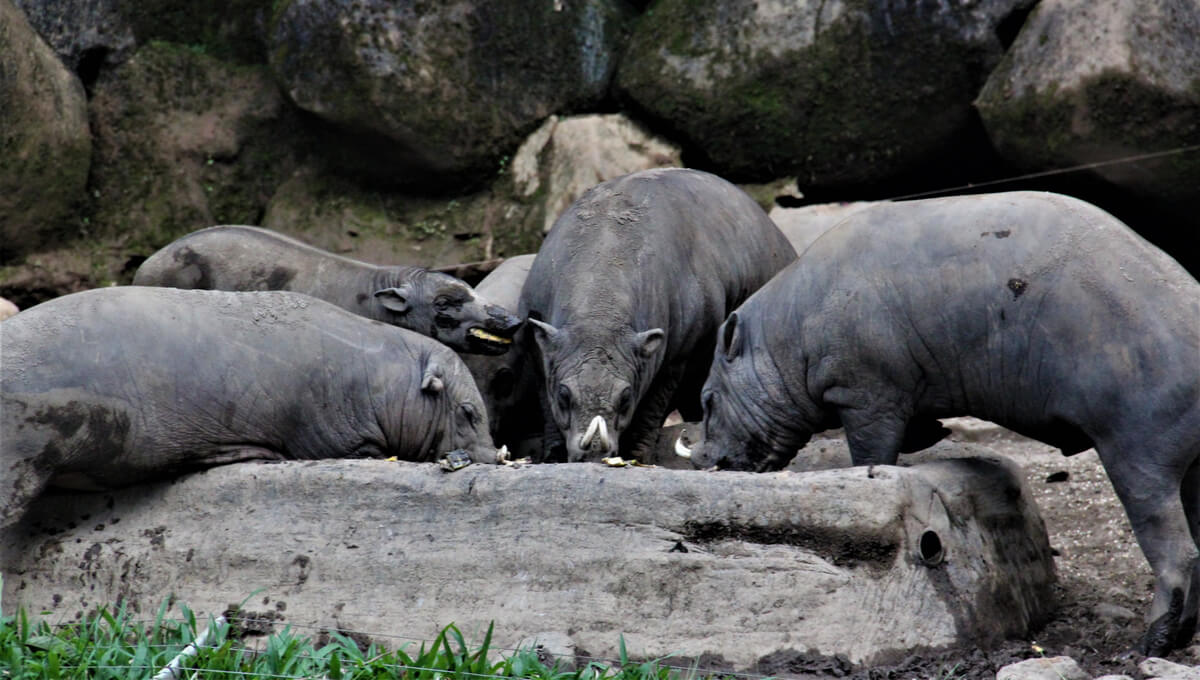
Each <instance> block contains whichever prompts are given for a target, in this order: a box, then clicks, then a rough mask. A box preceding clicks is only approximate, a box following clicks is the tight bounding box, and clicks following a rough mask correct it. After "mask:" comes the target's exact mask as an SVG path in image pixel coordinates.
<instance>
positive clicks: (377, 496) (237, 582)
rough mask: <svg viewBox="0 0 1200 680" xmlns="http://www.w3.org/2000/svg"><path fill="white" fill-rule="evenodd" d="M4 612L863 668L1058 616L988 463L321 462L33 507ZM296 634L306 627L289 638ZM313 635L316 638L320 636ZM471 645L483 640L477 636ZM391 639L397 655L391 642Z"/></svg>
mask: <svg viewBox="0 0 1200 680" xmlns="http://www.w3.org/2000/svg"><path fill="white" fill-rule="evenodd" d="M0 569H2V571H3V574H4V592H3V600H2V602H3V607H4V610H5V612H10V611H13V610H15V609H16V608H17V607H18V606H23V607H25V608H26V609H27V610H29V611H31V612H39V611H40V612H45V616H47V617H48V618H49V619H51V620H56V621H62V620H71V619H73V618H75V617H77V616H79V615H80V614H81V612H83V611H85V610H88V609H90V608H93V607H96V606H98V605H100V604H107V603H112V602H115V601H118V600H123V601H125V602H127V603H128V604H129V605H131V606H134V607H137V608H139V609H140V611H141V612H142V613H144V614H147V615H150V614H152V613H153V612H154V611H155V608H156V607H157V606H158V604H159V603H160V602H161V601H162V600H163V599H164V598H165V597H167V596H168V595H173V596H174V597H176V598H178V599H179V600H180V601H182V602H184V603H187V604H188V605H189V606H191V607H192V608H193V610H195V611H196V612H198V613H201V614H203V613H208V612H212V613H219V612H220V611H222V610H223V609H224V608H225V607H227V606H228V605H230V604H231V603H237V602H240V601H242V600H243V598H246V597H247V596H248V595H249V594H250V593H252V592H254V591H258V590H260V589H261V592H260V593H258V594H257V595H256V596H255V598H253V599H252V600H250V602H249V603H248V605H247V608H248V609H255V608H261V609H263V610H267V611H269V612H270V613H271V614H272V615H274V616H278V617H279V618H280V620H281V621H282V622H283V623H291V624H293V625H297V626H321V627H338V628H342V629H348V630H357V631H367V632H378V633H387V634H393V635H411V636H423V637H432V636H433V634H434V633H435V632H436V631H437V630H438V629H439V628H440V627H441V626H443V625H445V624H448V623H451V622H454V623H456V624H457V625H458V626H459V627H460V628H461V629H462V630H463V631H464V632H466V633H467V634H468V636H471V635H472V634H475V633H478V634H480V635H481V634H482V632H483V631H484V630H485V629H486V627H487V625H488V623H489V622H490V621H495V622H496V632H497V639H496V644H497V645H498V646H500V647H505V646H511V645H515V643H516V642H517V641H518V640H519V639H520V638H522V637H524V636H526V635H529V634H532V633H537V632H540V631H563V632H566V633H568V634H569V635H570V636H571V637H572V638H573V639H574V640H575V641H576V643H577V645H578V647H579V649H580V650H586V652H587V653H590V654H592V655H598V656H606V657H611V656H616V647H617V644H618V639H619V636H621V635H622V634H623V635H624V637H625V642H626V645H627V647H628V649H629V652H630V654H632V655H636V656H645V657H652V656H660V655H665V654H669V653H679V654H681V655H682V656H685V657H698V656H700V655H701V654H705V653H709V654H716V655H720V656H722V657H724V659H725V660H726V661H727V662H729V663H730V664H732V665H733V666H734V667H736V668H749V667H751V666H752V665H753V664H754V663H755V662H756V661H757V660H758V659H759V658H761V657H762V656H764V655H766V654H769V653H772V652H776V651H780V650H789V649H794V650H799V651H811V652H816V653H822V654H843V655H846V656H847V657H848V658H849V659H851V660H852V661H854V662H861V663H872V662H880V661H882V660H886V659H888V658H891V657H893V656H895V655H897V654H899V653H903V651H904V650H906V649H910V648H914V647H941V646H960V645H963V646H972V647H974V646H977V645H983V646H986V645H987V644H989V643H993V642H997V641H999V640H1001V639H1003V638H1004V637H1006V636H1012V635H1021V634H1023V633H1025V632H1026V631H1027V630H1028V628H1029V627H1030V624H1031V623H1032V622H1034V621H1037V620H1039V619H1041V618H1043V617H1044V616H1045V615H1046V614H1048V607H1049V606H1050V604H1051V595H1050V590H1051V585H1052V584H1053V582H1054V569H1053V561H1052V557H1051V556H1050V548H1049V544H1048V541H1047V538H1046V533H1045V529H1044V526H1043V523H1042V520H1041V517H1040V516H1039V515H1038V512H1037V509H1036V507H1035V506H1034V504H1033V501H1032V497H1031V496H1030V494H1029V493H1027V491H1026V489H1025V488H1024V485H1023V483H1022V482H1021V477H1020V475H1019V473H1018V471H1016V470H1015V468H1013V467H1012V466H1011V464H1009V463H1006V462H1003V461H1002V460H1000V459H987V458H971V459H957V460H938V461H931V462H926V463H922V464H919V465H917V466H915V467H911V468H902V467H876V468H873V469H867V468H852V469H841V470H828V471H821V472H809V473H803V474H797V473H793V472H781V473H776V474H763V475H755V474H750V473H734V472H718V473H704V472H697V471H681V470H666V469H661V468H655V469H649V468H621V469H614V468H606V467H603V466H599V465H586V464H576V465H543V466H528V467H524V468H519V469H513V468H496V467H483V466H472V467H469V468H467V469H465V470H462V471H459V472H456V473H452V474H447V473H443V472H441V471H440V470H439V469H438V468H436V467H434V466H432V465H421V464H410V463H389V462H384V461H319V462H305V463H283V464H272V465H258V464H241V465H231V466H225V467H220V468H215V469H213V470H209V471H207V472H202V473H197V474H193V475H190V476H187V477H183V478H180V479H178V480H176V481H174V482H167V483H160V484H156V485H147V486H140V487H136V488H132V489H127V490H122V491H119V492H115V493H103V494H84V495H59V496H47V497H44V498H42V499H39V500H38V501H37V502H36V503H35V505H34V506H33V508H32V509H31V511H30V512H29V513H28V514H27V515H26V517H25V518H24V519H23V520H22V521H21V522H20V523H19V524H17V525H15V526H13V527H10V528H9V530H7V531H6V532H4V533H3V534H0ZM300 630H301V631H302V632H303V630H304V629H300ZM312 634H314V635H315V631H312ZM476 639H478V638H476ZM384 642H387V641H386V640H384Z"/></svg>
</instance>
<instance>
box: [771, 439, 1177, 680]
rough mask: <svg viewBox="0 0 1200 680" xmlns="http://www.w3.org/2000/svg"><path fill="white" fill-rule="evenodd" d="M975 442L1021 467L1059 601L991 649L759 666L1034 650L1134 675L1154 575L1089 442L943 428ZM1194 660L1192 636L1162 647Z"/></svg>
mask: <svg viewBox="0 0 1200 680" xmlns="http://www.w3.org/2000/svg"><path fill="white" fill-rule="evenodd" d="M951 438H952V439H957V440H959V441H973V442H976V443H980V444H983V445H985V446H987V447H988V448H991V449H993V450H995V451H997V452H999V453H1002V454H1004V455H1006V456H1009V457H1011V458H1012V459H1013V460H1014V461H1016V462H1017V463H1019V464H1020V465H1021V466H1022V468H1023V469H1024V470H1025V471H1026V479H1027V481H1028V483H1029V485H1030V487H1031V489H1032V491H1033V493H1034V495H1035V497H1036V500H1037V503H1038V507H1039V508H1040V510H1041V513H1042V517H1043V519H1045V521H1046V529H1047V532H1048V533H1049V536H1050V545H1051V547H1052V548H1053V549H1054V551H1055V553H1056V566H1057V569H1058V580H1059V585H1058V587H1057V589H1056V590H1057V595H1058V608H1057V611H1056V613H1055V615H1054V616H1053V618H1052V619H1051V620H1050V621H1048V622H1047V623H1046V625H1045V626H1044V627H1043V628H1042V629H1041V630H1039V631H1036V632H1035V633H1034V635H1033V636H1032V637H1031V639H1028V640H1010V641H1007V642H1005V643H1004V644H1003V645H1001V646H999V647H998V648H996V649H991V650H958V651H950V652H938V653H931V654H918V655H914V656H912V657H909V658H908V659H905V660H904V661H902V662H901V663H899V664H897V665H895V666H887V667H875V668H868V669H864V668H852V667H850V666H849V665H848V664H846V663H844V661H842V660H839V659H829V658H813V657H808V656H804V655H798V656H797V655H793V656H784V657H780V658H769V659H764V660H763V662H762V663H761V664H760V668H759V671H760V672H763V673H764V674H772V675H777V676H793V677H796V676H798V677H806V678H811V677H845V678H856V679H857V678H864V679H870V680H883V679H902V678H964V679H974V678H980V679H982V678H986V679H987V680H993V679H994V678H995V677H996V671H998V670H999V669H1000V668H1002V667H1003V666H1006V665H1008V664H1011V663H1016V662H1018V661H1023V660H1025V659H1030V658H1035V657H1038V656H1043V655H1044V656H1048V657H1049V656H1059V655H1065V656H1070V657H1072V658H1073V659H1075V661H1077V662H1078V663H1079V665H1080V666H1081V667H1082V668H1083V670H1084V671H1085V672H1087V673H1089V674H1090V675H1091V676H1092V677H1099V676H1102V675H1110V674H1115V675H1128V676H1130V677H1132V678H1142V677H1143V675H1142V674H1141V673H1140V672H1139V671H1138V670H1137V664H1138V663H1139V662H1140V661H1141V660H1142V659H1143V658H1144V657H1141V656H1140V655H1137V654H1136V653H1132V652H1131V651H1130V650H1131V648H1132V647H1133V645H1134V643H1135V642H1136V641H1137V639H1138V637H1139V636H1140V635H1141V633H1142V630H1143V626H1144V621H1143V617H1144V615H1145V613H1146V612H1147V611H1148V610H1149V608H1150V599H1151V596H1152V594H1153V582H1154V579H1153V577H1152V575H1151V572H1150V567H1149V565H1148V564H1147V563H1146V560H1145V558H1144V557H1143V556H1142V553H1141V551H1140V550H1139V548H1138V546H1137V543H1136V541H1135V540H1134V537H1133V532H1132V530H1131V529H1130V527H1129V521H1128V520H1127V519H1126V518H1125V513H1124V511H1123V510H1122V509H1121V505H1120V503H1119V502H1118V501H1117V498H1116V495H1115V494H1114V493H1113V490H1112V486H1111V485H1110V484H1109V482H1108V477H1107V476H1105V473H1104V468H1103V467H1102V466H1101V465H1100V461H1099V458H1098V457H1097V456H1096V452H1095V451H1094V450H1093V451H1086V452H1084V453H1081V454H1078V455H1076V456H1072V457H1069V458H1068V457H1065V456H1063V455H1062V454H1061V453H1060V452H1059V451H1058V449H1055V448H1052V447H1049V446H1046V445H1044V444H1041V443H1038V442H1035V441H1032V440H1029V439H1025V438H1023V437H1020V436H1018V435H1015V434H1013V433H1011V432H1008V431H1005V430H999V429H998V428H996V429H991V430H990V431H986V432H983V433H980V434H970V435H966V436H964V435H962V434H956V435H954V436H952V437H951ZM1167 658H1168V659H1169V660H1171V661H1175V662H1177V663H1181V664H1185V665H1189V666H1196V665H1200V636H1198V637H1197V639H1195V640H1193V645H1192V646H1191V647H1189V648H1187V649H1183V650H1176V651H1175V652H1174V653H1172V654H1171V655H1170V656H1168V657H1167Z"/></svg>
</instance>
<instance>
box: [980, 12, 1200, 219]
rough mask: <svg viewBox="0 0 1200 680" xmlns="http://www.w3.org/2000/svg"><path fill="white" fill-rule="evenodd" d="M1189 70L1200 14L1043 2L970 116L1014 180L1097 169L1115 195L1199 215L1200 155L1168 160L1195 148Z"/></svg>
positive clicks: (1198, 59)
mask: <svg viewBox="0 0 1200 680" xmlns="http://www.w3.org/2000/svg"><path fill="white" fill-rule="evenodd" d="M1081 26H1089V27H1092V29H1091V30H1086V31H1085V30H1081V29H1080V27H1081ZM1197 64H1200V5H1196V4H1195V3H1185V2H1176V1H1174V0H1150V1H1148V2H1147V3H1144V5H1139V6H1137V7H1134V6H1131V5H1128V4H1127V3H1123V2H1117V1H1115V0H1096V1H1093V0H1086V1H1085V0H1043V2H1042V3H1041V4H1040V5H1039V6H1038V8H1037V9H1036V10H1035V11H1034V12H1033V13H1032V14H1031V15H1030V17H1029V19H1028V21H1027V22H1026V24H1025V27H1024V28H1023V29H1022V31H1021V33H1020V34H1019V35H1018V36H1017V40H1016V42H1015V43H1014V44H1013V46H1012V48H1011V50H1010V52H1009V53H1008V54H1007V55H1006V56H1005V58H1004V60H1003V62H1002V63H1001V64H1000V66H999V67H997V68H996V70H995V71H994V72H993V73H992V75H991V77H990V78H989V79H988V81H987V84H986V86H985V87H984V88H983V91H982V92H981V93H980V95H979V98H978V100H977V102H976V106H977V108H978V109H979V113H980V117H981V118H982V120H983V123H984V126H985V127H986V129H987V132H988V135H989V136H990V137H991V139H992V142H993V144H994V146H995V147H996V150H997V151H998V152H999V154H1000V155H1001V156H1002V157H1003V158H1004V159H1005V160H1007V161H1009V162H1010V163H1012V164H1013V165H1014V166H1015V167H1017V168H1019V169H1021V170H1024V171H1030V172H1038V171H1045V170H1051V169H1056V168H1068V167H1074V166H1080V165H1086V164H1097V165H1095V166H1094V168H1093V170H1092V171H1093V172H1094V173H1095V174H1096V175H1098V176H1099V177H1100V178H1102V179H1103V180H1104V181H1106V182H1108V183H1110V184H1112V185H1114V186H1116V187H1120V188H1123V189H1127V190H1129V191H1132V192H1133V193H1135V194H1137V195H1139V196H1142V197H1144V198H1149V199H1152V200H1155V201H1161V202H1164V203H1166V204H1172V205H1184V204H1190V205H1193V206H1195V207H1198V208H1200V154H1198V153H1195V152H1191V153H1170V152H1172V151H1175V150H1179V149H1184V148H1187V147H1194V146H1196V145H1198V144H1200V69H1197ZM1158 152H1168V153H1167V154H1166V155H1163V156H1156V157H1151V158H1144V159H1142V160H1135V161H1133V162H1125V161H1124V160H1123V159H1129V158H1132V157H1138V156H1143V155H1146V154H1155V153H1158ZM1112 161H1121V162H1116V163H1112Z"/></svg>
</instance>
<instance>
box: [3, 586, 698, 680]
mask: <svg viewBox="0 0 1200 680" xmlns="http://www.w3.org/2000/svg"><path fill="white" fill-rule="evenodd" d="M167 608H168V603H166V602H164V603H163V604H162V606H160V607H159V610H158V612H157V615H156V616H155V618H154V620H153V621H152V622H149V623H146V622H139V621H137V620H135V619H134V618H132V616H130V614H129V613H128V612H127V611H126V610H125V609H124V608H123V607H117V608H115V610H114V611H112V612H110V611H108V610H107V609H101V610H99V611H97V612H96V613H94V614H91V615H89V616H87V617H84V619H83V620H82V621H80V622H77V623H72V624H67V625H62V626H51V625H50V624H48V623H47V622H45V621H37V622H31V621H30V620H29V618H28V617H27V616H26V614H25V612H24V611H21V612H19V613H18V614H16V615H15V616H0V680H33V679H46V680H58V679H60V678H71V679H74V678H89V679H91V678H97V679H109V678H129V679H131V680H132V679H136V680H147V679H149V678H152V677H153V676H154V675H155V674H157V673H159V671H161V670H162V669H163V668H164V667H166V666H167V664H169V663H170V662H171V661H172V659H174V658H175V657H176V656H177V655H178V654H179V653H180V652H181V651H182V650H183V649H184V648H185V647H186V646H187V645H188V644H189V643H191V642H192V641H194V640H195V639H196V636H197V635H199V634H201V633H203V631H204V630H206V629H208V630H209V632H208V636H207V644H206V645H205V646H204V647H203V648H201V649H199V650H198V653H197V654H196V655H195V656H194V657H191V658H189V659H188V660H187V661H185V662H184V663H183V670H182V672H181V673H180V674H179V676H178V677H179V678H188V679H190V678H198V679H199V678H203V679H206V680H207V679H213V678H228V679H229V680H252V679H263V680H280V679H283V678H317V679H326V678H327V679H329V680H343V679H354V680H366V679H370V680H377V679H378V680H385V679H391V678H395V679H397V680H482V679H483V678H530V679H532V680H695V679H696V678H697V677H698V676H697V673H696V672H695V670H694V669H693V670H691V671H681V670H680V669H678V668H672V667H669V666H665V665H663V664H662V663H661V661H662V659H658V660H653V661H646V662H641V663H638V662H633V661H631V660H630V659H629V657H628V655H627V654H626V652H625V644H624V639H621V640H620V656H621V658H620V659H619V660H617V663H614V664H612V665H607V664H602V663H598V662H592V663H589V664H588V665H586V666H584V667H582V668H580V669H578V670H574V671H569V672H568V671H563V670H559V669H558V668H557V667H547V666H546V665H544V664H542V663H541V662H540V661H539V660H538V658H537V655H536V654H534V653H533V652H530V651H523V652H518V653H510V654H507V655H498V654H497V655H495V658H492V657H493V653H494V652H495V651H496V650H493V649H492V648H491V643H492V628H491V627H489V628H488V631H487V634H486V635H485V637H484V639H483V642H482V643H481V644H479V645H478V646H477V647H472V646H470V645H468V644H467V641H466V640H465V639H464V638H463V635H462V633H461V632H460V631H459V630H458V628H457V627H455V626H454V625H453V624H451V625H449V626H447V627H446V628H444V629H443V630H442V631H441V633H440V634H439V635H438V636H437V638H436V639H435V640H433V641H432V642H431V643H430V644H429V646H428V647H426V645H425V643H424V642H422V643H421V645H420V647H419V649H418V650H416V651H415V653H412V650H411V649H408V647H409V645H404V646H401V647H400V648H399V649H385V648H383V647H380V646H378V645H376V644H374V643H372V644H370V645H369V646H367V648H366V649H363V648H362V647H360V646H359V645H358V644H357V643H356V642H355V641H354V640H352V639H350V638H349V637H347V636H345V635H342V634H340V633H338V632H336V631H330V632H329V642H328V644H323V645H318V644H316V643H314V642H313V640H311V639H310V638H307V637H302V636H299V635H296V634H294V633H293V632H292V631H291V630H290V628H284V629H283V630H282V631H281V632H279V633H277V634H273V635H271V636H270V637H269V638H268V639H267V641H266V644H265V647H262V648H261V649H260V650H257V651H255V650H250V649H247V648H246V647H245V646H243V645H242V644H241V641H240V640H239V639H237V633H236V625H237V624H236V620H235V622H234V624H233V625H232V626H231V625H230V624H229V623H218V622H216V621H213V620H212V619H209V620H207V621H197V619H196V617H195V614H194V613H193V612H192V611H191V610H190V609H188V608H187V607H186V606H184V607H181V608H180V611H181V612H182V613H183V618H182V619H171V618H168V617H167V615H166V612H167ZM406 650H407V651H406Z"/></svg>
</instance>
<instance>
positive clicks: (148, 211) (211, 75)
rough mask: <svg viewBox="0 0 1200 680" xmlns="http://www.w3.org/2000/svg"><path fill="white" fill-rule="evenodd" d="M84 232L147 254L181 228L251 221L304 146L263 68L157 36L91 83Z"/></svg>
mask: <svg viewBox="0 0 1200 680" xmlns="http://www.w3.org/2000/svg"><path fill="white" fill-rule="evenodd" d="M91 119H92V128H93V130H94V132H95V140H96V154H95V164H94V167H93V170H92V180H91V186H90V188H89V194H90V198H91V201H92V208H93V210H92V215H91V224H90V230H91V231H92V232H93V233H95V234H98V235H102V236H116V235H120V236H122V237H123V238H124V239H125V242H126V243H127V244H128V246H129V248H130V249H131V250H133V251H135V252H140V253H142V254H149V253H150V252H153V250H155V249H157V248H158V247H160V246H162V245H165V244H166V243H167V242H169V241H171V240H173V239H174V238H176V237H178V236H181V235H183V234H184V233H187V232H189V231H193V230H195V229H200V228H203V227H207V226H212V225H214V224H255V223H257V222H258V221H259V220H260V219H261V217H262V213H263V211H264V209H265V206H266V203H267V201H268V200H269V198H270V196H271V195H272V194H273V193H274V191H275V188H276V187H277V186H278V185H279V183H280V182H282V180H283V178H285V177H286V176H288V175H289V174H290V172H291V170H292V168H294V167H295V166H296V164H297V162H298V158H300V157H301V156H303V155H304V154H305V153H306V148H307V138H306V133H305V132H304V130H303V128H302V126H301V125H300V124H299V122H298V121H297V120H296V119H295V118H294V116H293V114H291V113H290V112H289V111H288V110H287V108H286V107H285V106H284V105H283V100H282V98H281V97H280V95H279V93H278V91H277V90H276V88H275V85H274V83H273V82H272V81H271V80H270V78H269V76H268V74H267V73H266V70H265V68H263V67H260V66H238V65H233V64H230V63H228V62H223V61H220V60H218V59H215V58H213V57H211V56H209V55H207V54H200V53H198V52H196V51H194V50H191V49H188V48H187V47H185V46H180V45H174V44H171V43H162V42H155V43H151V44H149V45H147V46H144V47H143V48H141V49H140V50H139V51H138V52H137V53H136V54H135V55H134V56H133V58H132V59H130V61H129V62H127V63H126V64H124V65H123V66H122V67H121V68H120V69H118V70H116V71H115V72H113V73H110V74H106V75H105V76H104V77H102V78H101V80H100V81H98V83H97V86H96V94H95V97H94V98H93V101H92V107H91Z"/></svg>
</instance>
